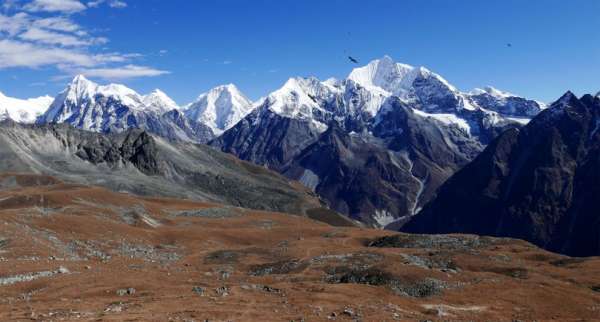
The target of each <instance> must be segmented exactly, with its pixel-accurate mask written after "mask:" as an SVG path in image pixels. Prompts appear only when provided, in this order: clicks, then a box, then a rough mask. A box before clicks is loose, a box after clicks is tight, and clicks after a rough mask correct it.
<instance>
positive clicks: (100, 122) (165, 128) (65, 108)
mask: <svg viewBox="0 0 600 322" xmlns="http://www.w3.org/2000/svg"><path fill="white" fill-rule="evenodd" d="M171 111H175V112H172V113H171ZM178 113H180V112H179V111H177V105H176V104H175V102H173V100H171V99H170V98H169V97H168V96H167V95H166V94H164V93H163V92H161V91H159V90H155V91H154V92H152V93H151V94H149V95H146V96H142V95H140V94H138V93H136V92H135V91H134V90H132V89H130V88H127V87H126V86H124V85H120V84H109V85H98V84H96V83H94V82H92V81H90V80H88V79H86V78H85V77H84V76H82V75H79V76H76V77H75V78H74V79H73V81H72V82H71V83H70V84H69V85H68V87H67V88H66V89H65V90H64V91H62V92H61V93H60V94H59V95H58V96H57V97H56V98H55V99H54V102H52V104H51V105H50V108H49V109H48V110H47V111H46V113H44V114H43V115H42V116H40V117H39V119H38V120H37V122H38V123H68V124H71V125H73V126H75V127H77V128H81V129H84V130H89V131H94V132H103V133H110V132H122V131H124V130H127V129H130V128H141V129H146V130H148V131H150V132H153V133H156V134H159V135H162V136H165V137H167V138H170V139H180V140H186V141H194V142H206V141H207V140H209V139H210V138H212V136H213V134H212V131H211V130H210V128H208V127H207V126H204V125H202V124H196V122H192V121H189V120H181V118H182V116H181V115H177V114H178Z"/></svg>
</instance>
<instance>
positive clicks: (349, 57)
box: [348, 56, 358, 64]
mask: <svg viewBox="0 0 600 322" xmlns="http://www.w3.org/2000/svg"><path fill="white" fill-rule="evenodd" d="M348 59H350V61H351V62H353V63H355V64H358V60H356V59H354V57H352V56H348Z"/></svg>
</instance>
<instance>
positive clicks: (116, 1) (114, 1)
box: [87, 0, 127, 9]
mask: <svg viewBox="0 0 600 322" xmlns="http://www.w3.org/2000/svg"><path fill="white" fill-rule="evenodd" d="M103 3H108V6H109V7H111V8H116V9H123V8H126V7H127V3H126V2H124V1H120V0H110V1H107V0H95V1H90V2H88V3H87V6H88V7H89V8H98V7H100V5H101V4H103Z"/></svg>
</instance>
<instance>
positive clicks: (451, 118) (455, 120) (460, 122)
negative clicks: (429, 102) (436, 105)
mask: <svg viewBox="0 0 600 322" xmlns="http://www.w3.org/2000/svg"><path fill="white" fill-rule="evenodd" d="M413 111H414V112H415V114H417V115H420V116H423V117H430V118H433V119H435V120H438V121H440V122H442V123H444V124H446V125H456V126H458V127H459V128H460V129H462V130H464V131H465V133H470V131H471V126H470V125H469V123H468V122H467V121H466V120H465V119H463V118H460V117H459V116H457V115H456V114H449V113H426V112H423V111H420V110H416V109H413Z"/></svg>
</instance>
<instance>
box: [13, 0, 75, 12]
mask: <svg viewBox="0 0 600 322" xmlns="http://www.w3.org/2000/svg"><path fill="white" fill-rule="evenodd" d="M23 9H25V10H27V11H30V12H41V11H43V12H61V13H75V12H80V11H84V10H85V9H87V7H86V6H85V5H84V4H83V3H81V2H79V1H77V0H33V1H32V2H30V3H28V4H27V5H25V7H23Z"/></svg>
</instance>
